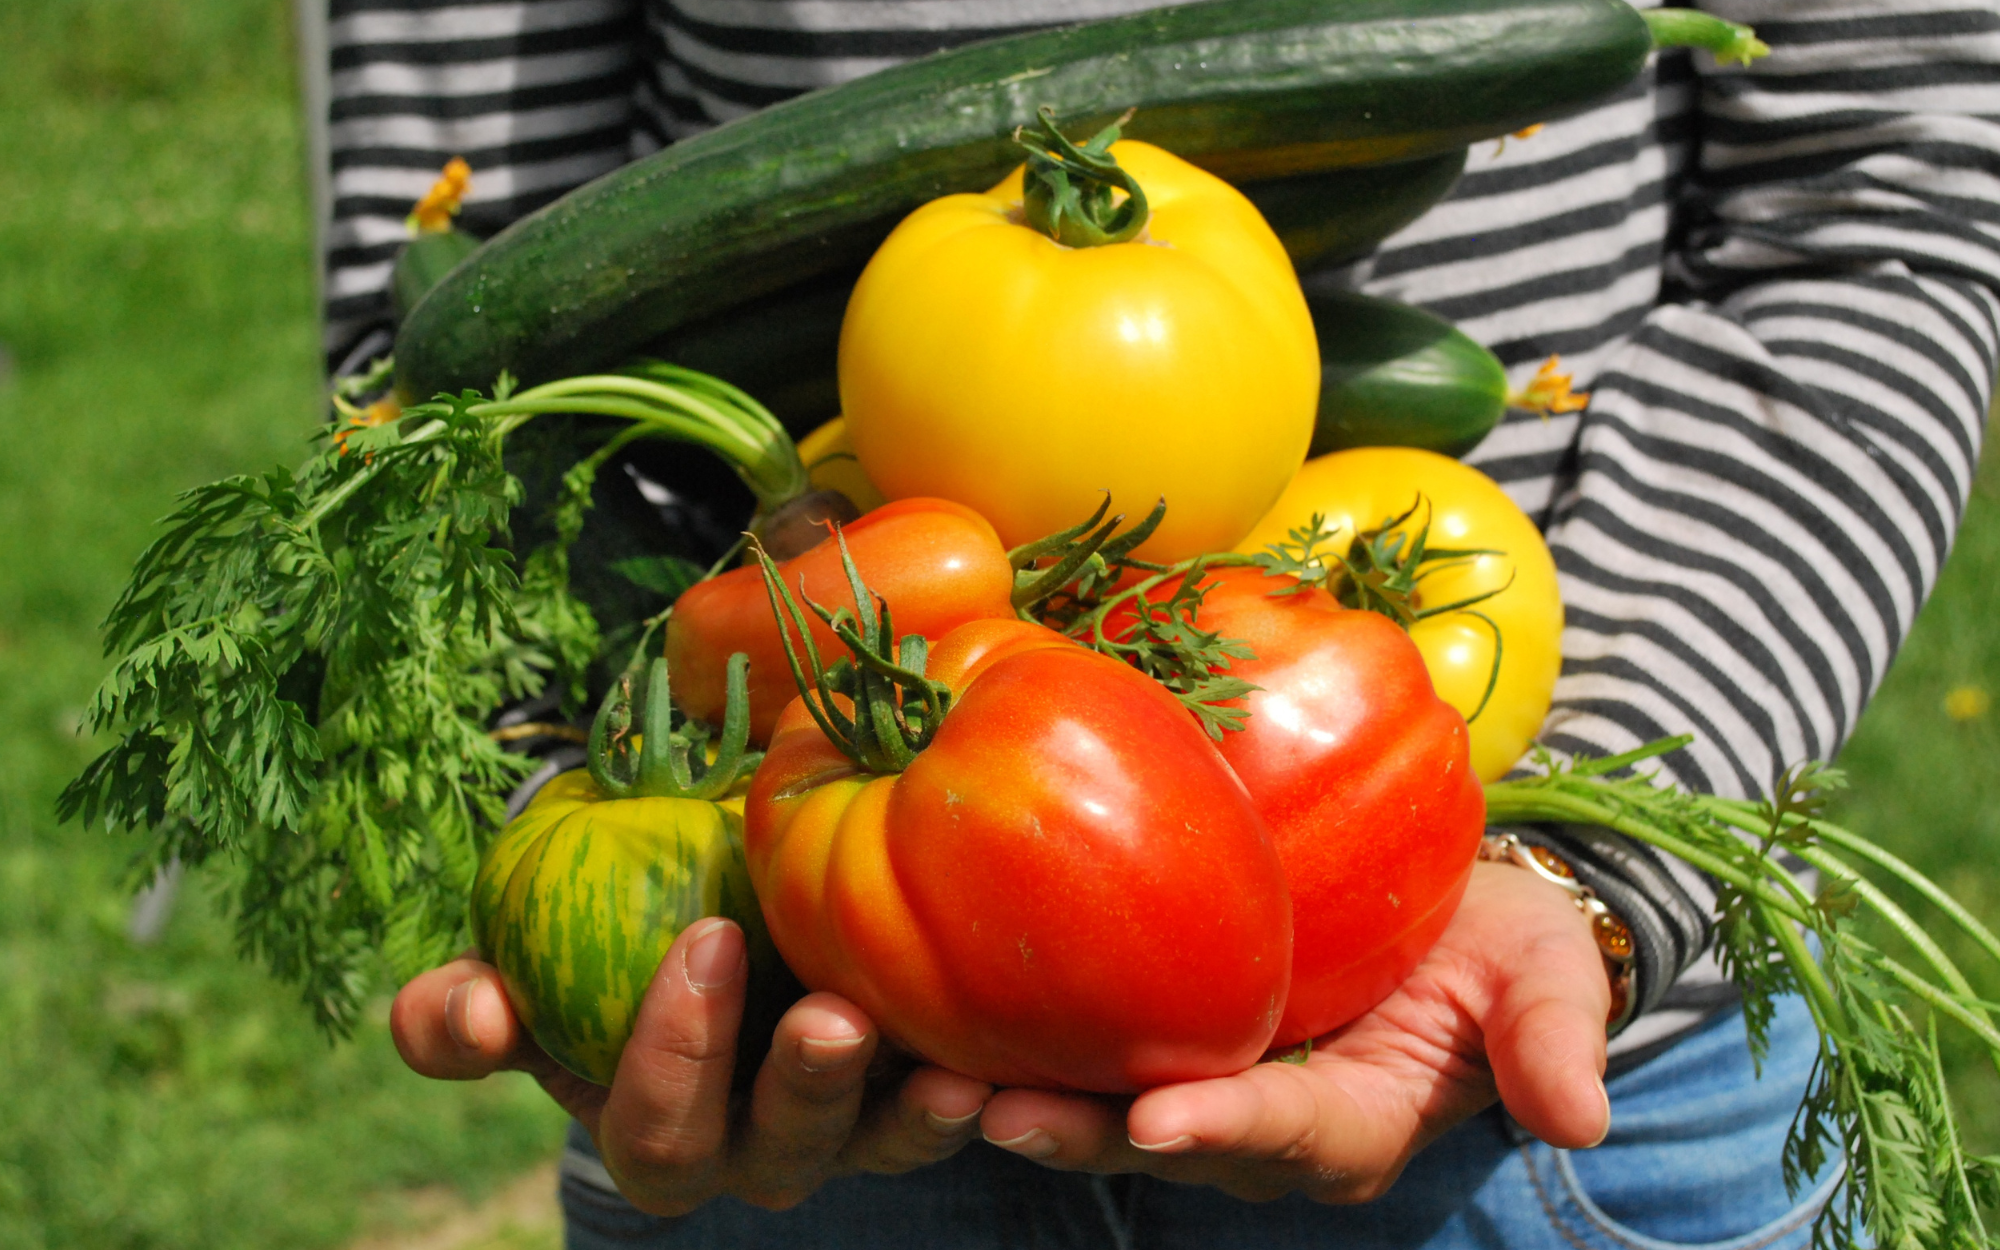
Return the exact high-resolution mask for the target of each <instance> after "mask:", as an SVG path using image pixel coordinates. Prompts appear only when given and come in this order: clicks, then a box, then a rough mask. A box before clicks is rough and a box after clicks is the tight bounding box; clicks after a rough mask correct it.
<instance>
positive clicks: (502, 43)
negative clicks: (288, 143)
mask: <svg viewBox="0 0 2000 1250" xmlns="http://www.w3.org/2000/svg"><path fill="white" fill-rule="evenodd" d="M638 8H639V5H638V0H479V2H478V3H461V2H458V0H331V4H330V7H329V13H328V18H329V23H328V49H329V57H330V61H331V67H330V68H331V76H330V88H331V90H330V96H331V106H330V108H329V116H328V119H327V121H328V151H329V155H330V163H331V166H332V170H331V175H332V197H333V204H332V220H331V222H330V223H329V227H328V234H327V241H326V252H327V254H326V258H325V260H326V339H325V346H326V350H327V353H328V357H329V360H330V362H331V363H332V365H333V366H335V367H336V368H338V366H339V365H340V363H341V361H342V360H343V359H344V358H347V357H351V356H366V355H373V354H379V353H380V352H383V351H386V350H387V347H388V318H389V306H388V297H387V294H386V292H387V289H388V280H389V269H390V266H391V265H392V264H393V262H394V259H395V255H396V249H397V248H398V247H400V246H401V245H402V243H403V241H404V240H405V238H406V237H407V235H406V233H405V230H404V227H403V219H404V218H405V217H406V216H408V215H409V212H410V208H411V206H412V205H413V204H414V203H415V202H416V200H417V198H418V197H419V196H421V195H422V194H423V193H424V191H425V190H426V189H427V188H428V187H429V186H430V185H431V183H432V182H433V181H434V180H435V179H436V178H437V175H438V171H439V169H441V168H442V167H443V165H444V163H445V162H446V161H447V160H449V159H451V158H452V157H454V156H463V157H465V158H466V160H467V161H468V163H470V164H471V166H472V174H473V183H472V191H471V194H470V196H469V197H468V198H467V200H466V203H465V210H464V214H463V216H462V218H461V221H462V224H463V225H464V227H465V228H466V229H468V230H469V231H471V232H472V233H474V234H476V235H480V236H481V237H484V236H486V235H490V234H492V233H494V232H495V231H497V230H499V229H500V228H501V227H502V226H505V225H506V224H507V223H509V222H511V221H513V220H514V219H515V218H517V217H520V216H522V215H524V214H526V213H529V212H531V211H533V210H534V209H536V208H539V207H541V206H542V205H543V204H546V203H548V202H549V201H551V200H553V199H555V198H557V197H558V196H560V195H562V194H563V193H564V192H565V191H568V190H569V189H571V188H572V187H576V186H579V185H581V184H583V183H585V182H588V181H589V180H590V179H592V178H595V177H597V176H598V175H599V174H603V173H606V172H608V171H609V170H612V169H615V168H617V167H618V166H619V165H622V164H624V163H625V161H627V160H628V159H630V157H631V152H632V111H633V105H632V94H633V84H634V78H635V75H636V66H637V50H636V45H637V40H638V35H639V29H640V18H639V12H638Z"/></svg>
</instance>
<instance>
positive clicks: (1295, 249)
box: [564, 151, 1465, 434]
mask: <svg viewBox="0 0 2000 1250" xmlns="http://www.w3.org/2000/svg"><path fill="white" fill-rule="evenodd" d="M1464 165H1465V153H1464V152H1463V151H1457V152H1447V153H1445V154H1444V155H1442V156H1428V157H1424V158H1422V159H1421V160H1414V161H1398V162H1396V163H1395V164H1392V165H1364V166H1361V167H1360V168H1356V169H1332V170H1327V171H1326V172H1324V173H1317V174H1300V175H1297V176H1295V177H1291V178H1275V179H1268V180H1265V181H1262V182H1253V183H1245V184H1244V185H1243V187H1242V190H1243V193H1244V194H1245V195H1247V196H1249V197H1250V199H1251V201H1252V202H1253V203H1255V204H1256V205H1257V207H1258V208H1259V209H1260V210H1262V211H1263V213H1264V218H1265V220H1266V221H1269V222H1270V223H1271V226H1272V228H1273V229H1274V230H1276V231H1277V234H1278V238H1279V239H1280V240H1282V241H1283V242H1284V243H1285V246H1286V250H1287V251H1289V252H1290V253H1291V255H1292V261H1293V263H1294V264H1296V265H1297V266H1298V267H1299V268H1300V269H1301V270H1310V269H1314V268H1320V267H1324V266H1327V265H1336V264H1341V263H1344V262H1346V261H1350V260H1353V259H1355V258H1356V257H1359V256H1362V255H1365V254H1366V253H1367V252H1368V250H1369V249H1370V248H1372V247H1374V246H1375V245H1376V244H1377V243H1379V242H1381V241H1382V239H1383V238H1384V237H1385V236H1387V235H1389V234H1393V233H1394V232H1395V231H1397V230H1400V229H1401V228H1402V227H1404V226H1406V225H1408V224H1409V223H1410V222H1412V221H1415V220H1416V219H1417V218H1418V217H1420V216H1422V215H1423V213H1424V210H1426V209H1428V208H1429V207H1430V206H1431V205H1432V204H1435V203H1436V202H1437V201H1438V200H1439V199H1440V198H1442V197H1443V195H1444V193H1445V192H1447V191H1449V190H1450V189H1451V185H1452V183H1453V182H1454V181H1456V180H1457V178H1458V173H1459V170H1461V169H1462V168H1464ZM858 272H859V271H858V270H855V269H843V270H841V271H839V272H837V273H833V274H828V275H826V276H824V277H820V278H814V279H811V280H808V281H806V282H802V283H798V284H796V285H794V286H790V287H787V288H785V289H784V290H783V291H779V292H777V293H775V294H772V295H767V296H765V297H763V298H762V299H756V300H752V301H750V302H749V303H747V304H743V305H740V306H739V307H736V308H732V309H730V310H729V311H727V312H725V313H721V314H719V315H717V316H714V317H710V318H708V319H706V320H704V321H701V322H699V323H698V324H695V325H690V326H687V327H684V328H682V329H680V330H677V331H675V332H674V333H672V334H669V335H666V336H664V337H663V338H660V339H658V340H655V341H654V342H652V343H649V344H645V345H643V346H642V347H641V348H640V349H639V354H640V355H645V356H657V357H659V358H660V359H662V360H670V361H672V362H674V363H675V364H677V365H686V366H687V367H688V368H690V369H699V370H701V371H702V372H703V373H712V374H714V375H715V376H716V377H719V378H721V379H723V380H724V381H727V382H730V383H733V384H735V385H737V386H740V387H742V388H743V389H744V390H746V391H748V392H750V393H751V394H752V395H755V396H756V397H757V398H758V399H759V400H761V401H762V402H763V404H764V405H765V406H766V407H767V408H769V409H770V410H771V411H772V412H773V413H775V414H776V415H777V417H778V419H779V420H780V421H783V422H784V423H785V426H786V428H788V429H790V430H791V431H792V432H793V433H794V434H803V433H805V432H806V431H808V430H810V429H812V428H813V427H814V426H816V425H818V424H819V423H820V422H822V421H825V420H828V419H829V418H831V417H833V416H834V415H836V414H837V413H838V412H839V411H840V394H839V387H838V385H837V384H836V382H835V380H834V363H835V358H836V356H837V355H838V348H839V345H840V319H841V317H842V315H843V314H844V313H845V312H846V311H847V296H848V293H849V292H850V291H852V290H853V289H854V281H855V278H856V277H857V276H858ZM585 367H586V366H585V365H584V363H583V362H575V363H574V364H568V365H565V366H564V368H565V370H566V371H567V370H574V371H581V370H582V369H583V368H585Z"/></svg>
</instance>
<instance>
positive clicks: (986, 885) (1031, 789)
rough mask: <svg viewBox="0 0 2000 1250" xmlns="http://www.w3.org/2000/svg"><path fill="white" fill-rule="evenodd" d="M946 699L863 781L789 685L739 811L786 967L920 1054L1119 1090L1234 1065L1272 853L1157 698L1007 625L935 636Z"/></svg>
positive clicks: (1279, 984) (1260, 1004)
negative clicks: (915, 744)
mask: <svg viewBox="0 0 2000 1250" xmlns="http://www.w3.org/2000/svg"><path fill="white" fill-rule="evenodd" d="M926 673H927V675H928V676H929V677H930V678H932V679H934V680H937V681H940V682H942V683H943V684H944V685H945V686H946V687H947V688H949V690H950V691H951V692H952V696H953V697H952V702H951V704H950V707H949V710H948V711H947V712H946V714H945V716H944V718H943V720H942V722H941V723H940V724H939V725H938V727H937V730H936V734H935V737H934V738H932V739H931V740H930V741H929V743H928V745H925V746H923V747H922V749H921V750H920V751H919V752H918V753H917V754H916V756H915V758H914V760H913V761H911V762H909V763H908V764H907V766H906V767H905V768H904V770H903V771H901V772H900V773H887V774H884V775H871V774H869V773H867V772H864V771H862V770H861V769H860V767H859V766H858V765H857V764H856V763H855V762H854V760H853V759H851V758H850V757H849V756H848V755H847V754H845V753H844V752H843V751H842V750H841V749H839V748H838V747H837V746H836V745H835V744H834V743H833V741H832V740H830V739H829V738H828V737H827V735H826V734H825V732H823V731H822V729H821V727H820V726H819V725H818V724H817V723H815V721H814V720H813V718H812V717H811V715H810V714H809V712H808V709H807V707H806V705H805V703H804V701H802V700H801V701H799V702H795V703H794V704H793V705H792V706H791V707H790V708H788V709H787V710H786V712H785V715H784V717H783V719H782V720H781V721H780V722H779V726H778V731H777V735H776V737H775V738H774V739H773V740H772V742H771V748H770V753H769V755H767V756H766V757H765V760H764V763H763V766H762V767H761V768H760V769H758V771H757V775H756V778H755V780H754V781H753V782H752V784H751V788H750V795H749V799H748V801H747V803H746V805H745V809H744V826H745V838H744V841H745V849H746V851H747V852H748V859H749V864H750V874H751V880H752V882H753V884H754V885H755V886H756V890H757V895H758V898H759V899H760V901H761V902H762V904H763V908H764V915H765V918H766V921H767V923H768V924H769V927H770V930H771V935H772V938H773V940H774V941H775V942H776V943H777V946H778V949H779V950H780V952H782V953H783V955H784V956H785V960H786V962H787V963H789V964H790V965H791V967H792V970H793V971H794V972H796V973H797V974H798V976H799V979H800V980H801V981H803V982H804V983H805V984H806V985H808V986H810V987H811V988H814V989H823V990H831V991H833V992H835V993H838V994H841V995H844V996H846V997H847V998H849V999H851V1000H853V1001H854V1002H855V1003H857V1004H859V1005H860V1006H861V1007H862V1008H863V1009H864V1010H866V1011H867V1012H868V1013H869V1014H870V1015H871V1016H872V1017H873V1018H874V1019H875V1020H876V1021H877V1022H878V1023H879V1024H880V1026H881V1027H882V1030H883V1032H884V1034H885V1035H887V1036H888V1037H891V1038H893V1039H894V1040H896V1041H897V1042H899V1043H901V1044H902V1045H904V1046H906V1047H908V1048H909V1049H910V1050H913V1051H915V1052H916V1053H917V1054H920V1055H922V1056H923V1057H925V1058H926V1059H929V1060H930V1061H932V1062H934V1063H938V1064H941V1065H943V1066H945V1067H948V1068H952V1069H954V1070H956V1071H959V1072H963V1073H966V1074H967V1075H970V1076H975V1077H978V1078H980V1079H982V1080H987V1081H992V1082H994V1083H996V1084H1004V1085H1031V1086H1041V1087H1049V1088H1066V1089H1082V1090H1098V1091H1105V1092H1120V1091H1131V1090H1138V1089H1145V1088H1148V1087H1150V1086H1154V1085H1160V1084H1164V1083H1168V1082H1173V1081H1186V1080H1194V1079H1198V1078H1203V1077H1211V1076H1221V1075H1225V1074H1228V1073H1233V1072H1237V1071H1241V1070H1242V1069H1243V1068H1246V1067H1248V1066H1249V1065H1251V1064H1253V1063H1255V1062H1256V1061H1257V1059H1258V1057H1259V1055H1261V1054H1262V1053H1263V1051H1264V1050H1265V1048H1266V1046H1267V1045H1268V1044H1269V1042H1270V1040H1271V1033H1272V1030H1273V1029H1274V1028H1275V1027H1276V1025H1277V1023H1278V1020H1279V1017H1280V1013H1281V1012H1282V1010H1283V1007H1284V994H1285V987H1286V985H1287V983H1288V982H1289V980H1290V976H1291V959H1290V955H1291V901H1290V899H1289V897H1288V896H1287V894H1286V889H1285V876H1284V869H1283V868H1282V867H1281V865H1280V864H1279V860H1278V855H1277V853H1276V852H1275V851H1274V849H1273V848H1272V844H1271V839H1270V835H1269V833H1268V831H1267V830H1266V828H1265V825H1264V822H1263V820H1262V819H1261V818H1260V817H1259V816H1258V814H1257V812H1256V810H1255V808H1254V807H1253V805H1252V803H1251V801H1250V796H1249V795H1248V794H1246V793H1245V792H1244V789H1243V786H1242V784H1241V783H1240V782H1239V781H1238V780H1237V779H1236V777H1235V775H1234V774H1233V773H1232V772H1231V771H1230V770H1229V767H1228V765H1226V764H1225V763H1224V762H1223V760H1222V757H1221V755H1220V754H1218V753H1217V751H1216V749H1215V747H1214V745H1213V744H1212V743H1210V742H1209V740H1208V738H1207V737H1206V735H1204V734H1203V733H1202V731H1201V730H1200V729H1199V728H1197V727H1196V725H1195V724H1194V722H1193V721H1192V720H1191V719H1190V718H1189V717H1188V715H1187V713H1186V712H1185V710H1183V709H1182V707H1181V706H1180V704H1179V703H1178V702H1176V701H1175V700H1174V698H1173V697H1172V696H1171V695H1169V694H1167V693H1166V692H1165V691H1164V690H1162V689H1161V688H1160V687H1159V686H1158V685H1157V684H1155V683H1154V682H1153V681H1151V680H1150V679H1148V678H1146V677H1144V676H1142V675H1141V674H1139V673H1138V672H1136V671H1135V670H1133V669H1131V668H1128V667H1126V666H1125V665H1124V664H1121V663H1119V662H1118V661H1116V660H1112V659H1109V658H1106V657H1104V656H1101V655H1097V654H1095V653H1093V652H1090V651H1087V650H1084V649H1083V648H1081V647H1078V646H1076V645H1075V644H1073V643H1071V642H1069V641H1067V640H1065V639H1063V638H1062V637H1060V636H1059V635H1057V634H1055V633H1053V632H1051V631H1049V630H1047V629H1044V628H1042V627H1041V626H1039V625H1030V624H1027V623H1025V622H1021V621H979V622H974V623H972V624H968V625H965V626H963V627H961V628H959V629H957V630H955V631H953V632H952V633H950V634H949V635H947V636H946V637H945V638H944V640H943V641H942V642H940V643H939V644H938V645H937V646H936V647H935V648H934V649H933V650H932V652H931V654H930V656H929V663H928V665H927V667H926Z"/></svg>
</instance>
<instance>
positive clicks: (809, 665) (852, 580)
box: [750, 525, 951, 773]
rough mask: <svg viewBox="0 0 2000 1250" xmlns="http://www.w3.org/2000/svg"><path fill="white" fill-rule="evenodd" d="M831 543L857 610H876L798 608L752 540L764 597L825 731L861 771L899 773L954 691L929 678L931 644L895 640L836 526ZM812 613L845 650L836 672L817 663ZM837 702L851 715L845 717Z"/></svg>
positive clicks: (885, 610) (932, 731) (803, 693)
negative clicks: (795, 635) (809, 615)
mask: <svg viewBox="0 0 2000 1250" xmlns="http://www.w3.org/2000/svg"><path fill="white" fill-rule="evenodd" d="M833 537H834V541H835V542H836V543H838V544H839V546H840V564H841V568H842V570H843V571H844V572H845V573H846V574H847V585H848V589H849V591H850V592H851V593H852V594H853V596H854V603H855V605H856V607H857V608H860V607H861V605H864V604H867V605H872V608H873V610H872V611H870V610H867V609H863V610H861V611H859V612H853V611H849V610H848V609H846V608H834V609H829V608H827V607H825V606H823V605H821V604H818V603H815V602H813V601H812V600H811V599H807V600H806V601H805V607H800V606H799V600H798V599H797V598H794V597H793V595H792V592H791V590H790V588H788V587H787V586H786V585H785V579H784V576H783V574H782V573H780V572H779V570H778V566H777V564H776V563H775V562H773V561H772V559H771V556H770V553H769V552H767V551H765V550H764V546H763V544H762V543H760V542H757V541H756V540H755V539H752V540H751V544H750V550H751V552H752V553H753V554H754V555H755V556H756V557H757V564H758V567H759V568H761V569H762V570H763V573H764V590H765V593H766V594H768V595H769V596H770V599H771V612H772V615H774V616H775V617H777V620H778V639H779V641H780V642H782V643H783V644H784V647H785V660H786V662H787V663H788V664H789V665H790V666H791V670H792V680H793V681H794V682H795V683H797V685H798V688H799V698H800V699H801V700H802V701H803V702H804V703H805V705H806V711H807V712H808V713H810V714H811V715H812V718H813V720H814V721H815V722H816V723H817V724H818V725H819V728H820V732H821V733H824V734H825V735H826V738H827V741H829V742H831V743H833V744H834V746H836V747H838V748H839V749H840V751H841V753H842V754H844V755H846V756H847V757H848V758H849V759H851V760H853V761H854V762H855V764H857V765H859V766H860V767H861V768H862V769H863V770H864V771H867V772H871V773H899V772H901V771H903V770H904V769H905V768H908V767H909V766H910V764H911V763H912V762H913V761H915V759H916V758H917V754H918V753H919V752H921V751H922V750H923V749H924V748H925V747H926V746H929V745H930V741H931V739H932V738H933V737H934V736H936V734H937V730H938V726H939V725H940V724H942V723H943V721H944V717H945V713H946V712H947V711H949V710H950V707H951V689H950V688H949V687H948V686H946V685H945V684H944V683H943V682H938V681H932V680H930V679H929V678H927V677H925V676H924V667H925V663H926V661H927V659H928V658H929V644H928V643H926V642H925V640H924V638H923V636H922V635H921V634H911V635H909V636H908V637H906V638H904V639H902V640H901V642H900V643H897V642H895V641H894V639H895V622H894V619H893V618H892V617H891V615H890V612H889V605H888V603H887V602H886V601H884V600H883V599H882V598H881V597H880V596H879V595H876V594H875V593H874V592H873V591H871V590H869V589H868V586H867V583H865V582H863V581H862V580H861V570H859V569H858V568H856V567H855V565H854V557H853V555H852V554H851V553H849V551H848V550H847V536H846V535H845V534H844V533H842V532H841V529H840V527H839V526H838V525H836V526H835V527H834V531H833ZM803 595H804V590H803V587H802V588H801V591H800V596H801V597H803ZM808 608H810V609H811V610H812V613H813V615H814V616H817V617H818V618H819V619H820V621H821V622H823V623H824V624H825V625H826V626H827V628H829V629H831V630H832V631H833V635H834V637H835V638H838V639H839V640H840V641H841V643H842V644H843V645H845V646H846V648H847V651H848V655H847V656H846V657H844V658H842V659H839V660H836V661H835V662H834V663H833V664H832V665H828V664H826V663H825V662H824V661H822V660H821V659H820V654H819V647H818V646H817V645H816V644H815V643H814V642H813V636H812V623H811V621H810V620H809V619H808V618H807V616H806V609H808ZM793 630H797V631H798V635H799V642H798V644H797V645H794V644H793V642H792V631H793ZM836 695H838V696H840V697H841V698H842V699H844V700H845V701H846V702H847V705H848V706H849V707H851V708H852V709H853V715H851V716H849V715H848V714H846V713H844V712H843V711H842V710H841V708H840V704H839V703H837V702H836V701H835V696H836Z"/></svg>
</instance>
